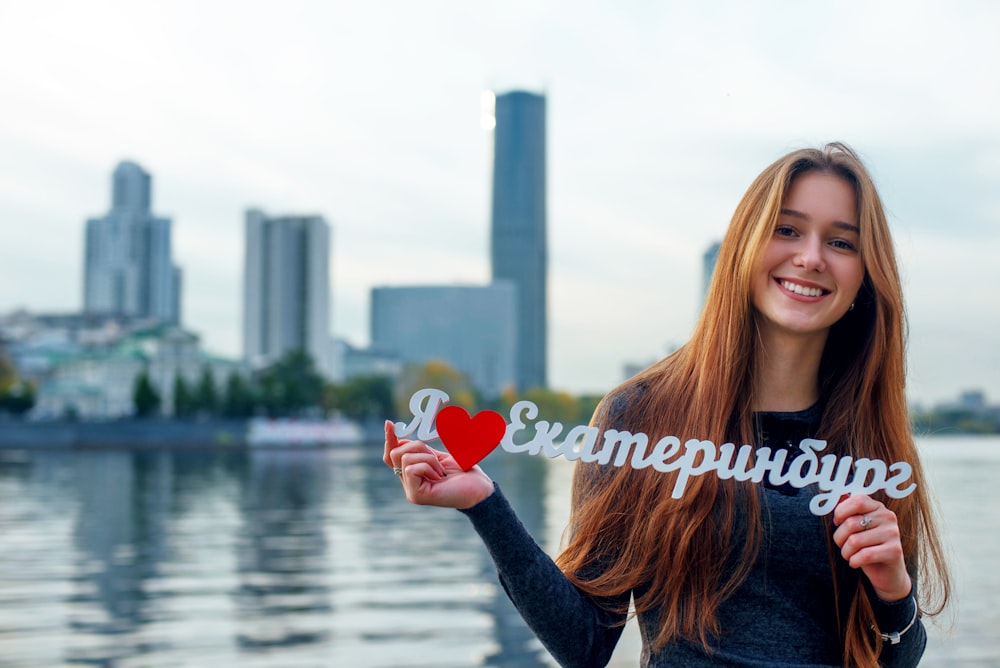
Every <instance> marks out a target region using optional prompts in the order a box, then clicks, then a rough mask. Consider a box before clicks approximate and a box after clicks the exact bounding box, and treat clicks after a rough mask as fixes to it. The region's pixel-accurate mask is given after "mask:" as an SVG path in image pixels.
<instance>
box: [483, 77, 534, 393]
mask: <svg viewBox="0 0 1000 668" xmlns="http://www.w3.org/2000/svg"><path fill="white" fill-rule="evenodd" d="M495 119H496V126H495V129H494V134H493V203H492V211H491V235H490V237H491V238H490V252H491V262H492V268H493V280H494V281H500V280H506V281H510V282H512V283H513V284H514V286H515V287H516V290H517V322H518V325H517V355H518V360H517V383H516V384H517V387H518V389H520V390H524V389H527V388H530V387H544V386H546V384H547V382H546V378H547V376H546V330H547V327H546V322H547V309H546V302H547V296H546V285H547V280H546V272H547V269H546V266H547V257H546V256H547V246H546V231H545V228H546V200H545V96H544V95H538V94H535V93H529V92H524V91H511V92H508V93H505V94H503V95H498V96H497V97H496V101H495Z"/></svg>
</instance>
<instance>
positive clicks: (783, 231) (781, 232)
mask: <svg viewBox="0 0 1000 668" xmlns="http://www.w3.org/2000/svg"><path fill="white" fill-rule="evenodd" d="M774 233H775V234H777V235H778V236H779V237H793V236H795V228H794V227H789V226H788V225H778V227H776V228H775V229H774Z"/></svg>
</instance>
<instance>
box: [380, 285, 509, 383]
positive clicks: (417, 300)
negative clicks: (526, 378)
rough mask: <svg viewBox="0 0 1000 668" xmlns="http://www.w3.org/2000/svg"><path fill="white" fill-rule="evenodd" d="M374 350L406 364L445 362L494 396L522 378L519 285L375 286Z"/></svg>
mask: <svg viewBox="0 0 1000 668" xmlns="http://www.w3.org/2000/svg"><path fill="white" fill-rule="evenodd" d="M371 308H372V310H371V318H372V326H371V337H372V348H374V349H377V350H381V351H385V352H387V353H391V354H395V355H396V356H398V357H399V359H400V360H402V361H403V362H409V363H415V364H422V363H425V362H427V361H430V360H434V359H437V360H442V361H444V362H447V363H448V364H450V365H451V366H453V367H454V368H455V369H457V370H458V371H461V372H462V373H464V374H465V375H466V376H467V377H468V379H469V381H470V382H471V383H472V385H473V386H474V387H475V388H476V389H477V390H479V391H480V392H482V393H483V395H484V396H486V397H489V398H492V397H496V396H499V395H500V393H501V392H502V391H503V390H504V389H505V388H507V387H516V381H517V341H518V338H517V332H518V325H517V313H518V311H517V293H516V288H515V286H514V284H513V283H511V282H508V281H497V282H495V283H492V284H490V285H484V286H463V285H451V286H414V287H379V288H374V289H373V290H372V304H371Z"/></svg>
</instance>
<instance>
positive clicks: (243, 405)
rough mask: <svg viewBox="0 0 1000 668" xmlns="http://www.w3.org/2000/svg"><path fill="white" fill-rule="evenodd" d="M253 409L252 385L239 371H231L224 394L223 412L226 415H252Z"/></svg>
mask: <svg viewBox="0 0 1000 668" xmlns="http://www.w3.org/2000/svg"><path fill="white" fill-rule="evenodd" d="M253 409H254V397H253V392H252V390H251V388H250V385H249V384H248V383H247V381H246V379H245V378H243V376H241V375H240V374H238V373H237V372H235V371H232V372H230V373H229V376H227V377H226V386H225V391H224V392H223V395H222V414H223V415H224V416H226V417H250V416H251V415H253Z"/></svg>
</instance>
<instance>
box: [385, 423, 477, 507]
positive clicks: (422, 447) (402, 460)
mask: <svg viewBox="0 0 1000 668" xmlns="http://www.w3.org/2000/svg"><path fill="white" fill-rule="evenodd" d="M382 461H383V462H385V465H386V466H388V467H389V468H391V469H393V471H394V472H396V474H397V475H398V476H399V477H400V479H401V480H402V482H403V490H404V491H405V492H406V498H407V499H408V500H409V501H410V503H416V504H419V505H422V506H441V507H445V508H459V509H466V508H471V507H472V506H474V505H476V504H477V503H479V502H480V501H482V500H483V499H485V498H486V497H488V496H489V495H490V494H492V493H493V481H492V480H490V478H489V476H487V475H486V474H485V473H483V470H482V469H481V468H479V467H478V466H474V467H472V468H471V469H469V470H468V471H463V470H462V468H461V467H460V466H459V465H458V464H457V463H456V462H455V458H454V457H452V456H451V455H450V454H449V453H447V452H441V451H440V450H435V449H434V448H432V447H430V446H429V445H427V444H426V443H424V442H423V441H407V440H402V441H400V440H399V439H398V438H397V437H396V431H395V428H394V426H393V423H392V421H391V420H386V422H385V454H384V455H383V457H382Z"/></svg>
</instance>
